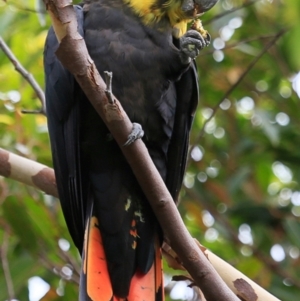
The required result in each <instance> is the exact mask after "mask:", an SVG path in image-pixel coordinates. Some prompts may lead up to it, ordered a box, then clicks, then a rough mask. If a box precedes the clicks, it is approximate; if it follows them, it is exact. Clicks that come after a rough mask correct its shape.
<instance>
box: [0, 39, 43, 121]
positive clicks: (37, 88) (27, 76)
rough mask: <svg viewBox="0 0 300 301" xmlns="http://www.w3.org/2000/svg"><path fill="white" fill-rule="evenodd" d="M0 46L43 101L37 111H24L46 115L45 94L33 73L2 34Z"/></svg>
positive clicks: (25, 111) (24, 111)
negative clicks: (18, 57) (8, 44)
mask: <svg viewBox="0 0 300 301" xmlns="http://www.w3.org/2000/svg"><path fill="white" fill-rule="evenodd" d="M0 48H2V50H3V52H4V53H5V55H6V56H7V57H8V59H9V60H10V61H11V62H12V64H13V65H14V66H15V70H16V71H17V72H19V73H20V74H21V75H22V76H23V77H24V78H25V80H26V81H27V82H28V83H29V84H30V86H31V87H32V88H33V90H34V91H35V93H36V95H37V97H38V99H39V100H40V101H41V104H42V107H41V109H40V110H37V111H27V110H22V112H23V113H42V114H45V115H46V105H45V95H44V92H43V90H42V89H41V87H40V86H39V84H38V83H37V82H36V80H35V79H34V77H33V76H32V74H31V73H29V72H28V71H27V70H26V69H25V68H24V67H23V66H22V64H21V63H20V62H19V61H18V59H17V58H16V57H15V55H14V54H13V52H12V51H11V50H10V48H9V47H8V46H7V44H6V43H5V42H4V40H3V39H2V37H1V36H0Z"/></svg>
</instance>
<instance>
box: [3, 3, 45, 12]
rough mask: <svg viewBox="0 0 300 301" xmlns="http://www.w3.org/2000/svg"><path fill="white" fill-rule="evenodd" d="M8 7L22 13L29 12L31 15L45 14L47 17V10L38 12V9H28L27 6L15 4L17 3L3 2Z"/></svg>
mask: <svg viewBox="0 0 300 301" xmlns="http://www.w3.org/2000/svg"><path fill="white" fill-rule="evenodd" d="M3 1H4V2H5V3H6V4H7V5H9V6H12V7H13V8H16V9H18V10H20V11H26V12H29V13H35V14H45V15H46V10H38V9H34V8H29V7H26V6H22V5H20V4H18V3H15V2H11V1H9V2H8V1H5V0H3Z"/></svg>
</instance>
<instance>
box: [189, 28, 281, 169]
mask: <svg viewBox="0 0 300 301" xmlns="http://www.w3.org/2000/svg"><path fill="white" fill-rule="evenodd" d="M285 33H286V29H282V30H280V31H279V32H278V33H277V34H276V35H275V36H274V38H273V39H272V40H271V41H270V42H269V43H268V44H267V45H266V46H265V47H264V48H263V50H262V51H261V52H260V53H259V54H258V55H257V56H256V57H255V58H254V60H253V61H252V62H251V63H250V64H249V65H248V67H247V68H246V70H245V71H244V72H243V73H242V75H241V76H240V77H239V79H238V80H237V81H236V82H235V84H234V85H232V86H231V87H230V88H229V89H228V90H227V91H226V93H225V94H224V95H223V96H222V98H221V99H220V100H219V101H218V102H217V104H216V105H215V106H214V107H213V109H212V113H211V115H210V117H209V118H207V119H206V120H205V122H204V123H203V126H202V129H201V131H200V132H199V134H198V136H197V137H196V138H195V141H194V143H193V145H192V146H191V147H190V150H189V156H188V164H189V163H190V160H191V155H190V153H191V151H192V149H193V148H194V147H195V146H196V145H197V144H198V143H199V141H200V139H201V137H202V136H203V134H204V131H205V127H206V125H207V124H208V123H209V122H210V121H211V120H212V118H213V117H214V116H215V115H216V113H217V111H218V109H219V107H220V104H221V103H222V102H223V101H224V100H225V99H226V98H228V97H229V95H230V94H231V93H232V92H233V91H234V90H235V89H236V88H237V87H238V85H239V84H240V83H241V82H242V81H243V79H244V78H245V77H246V75H247V74H248V73H249V72H250V71H251V69H252V68H253V67H254V66H255V64H256V63H257V62H258V61H259V60H260V58H261V57H262V56H263V55H264V54H265V53H266V52H267V51H268V50H269V49H270V48H271V47H272V46H273V45H274V44H275V43H276V42H277V40H278V39H279V38H280V37H281V36H282V35H283V34H285Z"/></svg>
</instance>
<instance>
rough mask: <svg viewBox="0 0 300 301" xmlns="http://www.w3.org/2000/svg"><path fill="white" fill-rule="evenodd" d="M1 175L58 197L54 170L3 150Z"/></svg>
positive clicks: (1, 153) (0, 153)
mask: <svg viewBox="0 0 300 301" xmlns="http://www.w3.org/2000/svg"><path fill="white" fill-rule="evenodd" d="M0 175H1V176H4V177H6V178H11V179H13V180H17V181H19V182H21V183H24V184H26V185H29V186H32V187H35V188H38V189H39V190H42V191H44V192H46V193H47V194H50V195H53V196H56V197H58V193H57V188H56V182H55V175H54V171H53V169H51V168H49V167H47V166H45V165H43V164H40V163H36V162H34V161H31V160H29V159H26V158H23V157H21V156H18V155H15V154H12V153H10V152H8V151H6V150H4V149H1V148H0Z"/></svg>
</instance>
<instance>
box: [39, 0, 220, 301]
mask: <svg viewBox="0 0 300 301" xmlns="http://www.w3.org/2000/svg"><path fill="white" fill-rule="evenodd" d="M216 2H217V0H86V1H84V3H83V4H81V5H78V6H74V9H75V10H76V14H77V20H78V31H79V33H80V34H81V35H82V36H83V37H84V40H85V42H86V44H87V48H88V51H89V54H90V56H91V57H92V59H93V60H94V62H95V64H96V66H97V69H98V71H99V72H100V74H101V75H102V76H103V75H104V71H111V72H113V93H114V95H115V96H116V97H117V98H118V99H119V101H120V102H121V104H122V106H123V108H124V109H125V111H126V112H127V114H128V116H129V118H130V119H131V121H132V122H136V123H139V124H140V125H141V126H142V129H143V131H144V137H143V141H144V142H145V144H146V146H147V148H148V150H149V153H150V156H151V158H152V159H153V162H154V164H155V165H156V167H157V169H158V171H159V172H160V174H161V177H162V178H163V180H164V181H165V183H166V185H167V187H168V189H169V191H170V193H171V195H172V196H173V198H174V199H177V197H178V192H179V189H180V186H181V184H182V179H183V174H184V169H185V162H186V156H187V149H188V140H189V131H190V128H191V123H192V120H193V114H194V111H195V109H196V106H197V101H198V84H197V81H198V79H197V71H196V68H195V64H194V58H195V57H196V56H197V55H198V53H199V51H200V50H201V49H202V48H203V47H205V46H207V45H208V44H209V39H210V37H209V35H208V34H207V35H206V34H205V35H203V34H201V33H200V32H199V31H197V30H189V31H187V23H188V22H190V21H191V20H193V19H194V18H195V17H196V16H197V15H198V14H201V13H203V12H205V11H207V10H208V9H210V8H211V7H212V6H213V5H214V4H215V3H216ZM57 47H58V42H57V39H56V36H55V34H54V31H53V29H50V31H49V34H48V37H47V40H46V45H45V53H44V66H45V74H46V107H47V117H48V127H49V134H50V140H51V148H52V155H53V162H54V169H55V175H56V181H57V187H58V191H59V197H60V201H61V205H62V209H63V213H64V216H65V220H66V223H67V226H68V229H69V231H70V234H71V236H72V239H73V240H74V243H75V245H76V246H77V248H78V249H79V252H80V253H81V255H82V272H81V281H80V297H79V299H80V301H88V300H93V301H109V300H128V301H154V300H156V301H158V300H163V299H164V297H163V281H162V267H161V254H160V246H161V242H162V231H161V229H160V226H159V224H158V222H157V220H156V218H155V216H154V214H153V212H152V209H151V207H150V206H149V204H148V202H147V200H146V197H145V195H144V194H143V192H142V190H141V188H140V187H139V185H138V183H137V180H136V178H135V176H134V175H133V173H132V171H131V169H130V167H129V165H128V163H127V162H126V160H125V158H124V156H123V154H122V152H121V150H120V148H119V146H118V145H117V143H116V142H115V140H114V139H113V138H112V136H111V135H110V133H109V131H108V129H107V127H106V126H105V124H104V123H103V121H102V120H101V118H100V117H99V116H98V114H97V113H96V111H95V110H94V108H93V107H92V106H91V104H90V102H89V101H88V99H87V98H86V96H85V95H84V93H83V92H82V90H81V89H80V87H79V85H78V84H77V83H76V81H75V79H74V78H73V76H72V75H71V74H70V73H69V72H68V71H67V70H66V69H65V68H64V67H63V66H62V65H61V63H60V62H59V61H58V59H57V58H56V55H55V51H56V49H57ZM133 143H134V142H133ZM124 147H126V146H124Z"/></svg>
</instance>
